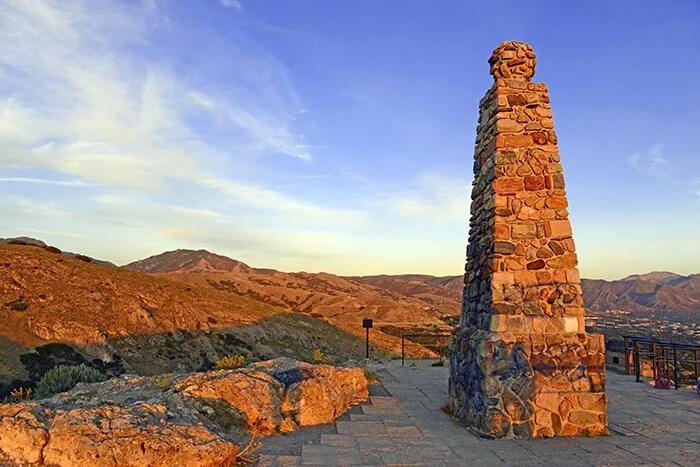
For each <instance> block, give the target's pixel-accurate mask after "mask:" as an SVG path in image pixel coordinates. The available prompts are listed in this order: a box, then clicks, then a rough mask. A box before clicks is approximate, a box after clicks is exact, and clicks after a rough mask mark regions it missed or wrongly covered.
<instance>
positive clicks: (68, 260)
mask: <svg viewBox="0 0 700 467" xmlns="http://www.w3.org/2000/svg"><path fill="white" fill-rule="evenodd" d="M25 308H26V309H25ZM278 311H279V310H276V309H275V308H273V307H271V306H269V305H268V304H265V303H260V302H257V301H255V300H251V299H249V298H246V297H240V296H232V295H231V294H227V293H224V292H222V291H218V290H214V289H212V288H211V287H198V286H196V285H194V284H190V285H188V284H183V283H181V282H175V281H169V280H167V279H164V278H160V277H154V276H149V275H146V274H142V273H139V272H136V271H131V270H128V269H123V268H115V267H110V266H104V265H101V264H94V263H87V262H84V261H80V260H79V259H75V258H72V257H69V256H64V255H60V254H55V253H51V252H48V251H45V250H43V249H41V248H38V247H31V246H18V245H0V335H2V336H5V337H7V338H9V339H11V340H13V341H14V342H17V343H19V344H21V345H23V346H35V345H40V344H42V343H46V342H65V343H71V344H88V343H94V342H101V341H103V340H104V339H105V338H114V337H119V336H127V335H135V334H150V333H157V332H168V331H173V330H176V329H179V330H208V329H212V328H217V327H225V326H235V325H240V324H245V323H251V322H253V321H256V320H259V319H261V318H263V317H266V316H270V315H271V314H274V313H276V312H278Z"/></svg>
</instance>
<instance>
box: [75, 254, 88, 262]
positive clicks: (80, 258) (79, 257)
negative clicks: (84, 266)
mask: <svg viewBox="0 0 700 467" xmlns="http://www.w3.org/2000/svg"><path fill="white" fill-rule="evenodd" d="M75 259H79V260H80V261H85V262H86V263H92V258H90V257H89V256H85V255H75Z"/></svg>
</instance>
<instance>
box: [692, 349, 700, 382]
mask: <svg viewBox="0 0 700 467" xmlns="http://www.w3.org/2000/svg"><path fill="white" fill-rule="evenodd" d="M693 355H694V356H695V382H696V383H697V381H698V378H700V371H698V370H700V365H698V363H700V361H698V351H697V350H694V351H693Z"/></svg>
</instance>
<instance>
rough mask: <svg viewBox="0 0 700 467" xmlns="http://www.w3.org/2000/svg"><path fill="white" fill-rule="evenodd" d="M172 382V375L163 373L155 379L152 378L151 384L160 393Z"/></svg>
mask: <svg viewBox="0 0 700 467" xmlns="http://www.w3.org/2000/svg"><path fill="white" fill-rule="evenodd" d="M172 380H173V374H172V373H164V374H162V375H158V376H156V377H155V378H153V384H155V385H156V387H157V388H158V389H160V390H161V391H165V390H166V389H168V388H169V387H170V383H171V382H172Z"/></svg>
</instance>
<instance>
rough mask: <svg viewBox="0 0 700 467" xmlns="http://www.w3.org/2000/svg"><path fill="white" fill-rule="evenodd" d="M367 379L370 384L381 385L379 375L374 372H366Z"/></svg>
mask: <svg viewBox="0 0 700 467" xmlns="http://www.w3.org/2000/svg"><path fill="white" fill-rule="evenodd" d="M364 372H365V378H367V382H368V383H369V384H379V375H378V374H377V373H375V372H374V371H372V370H367V369H365V370H364Z"/></svg>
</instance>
